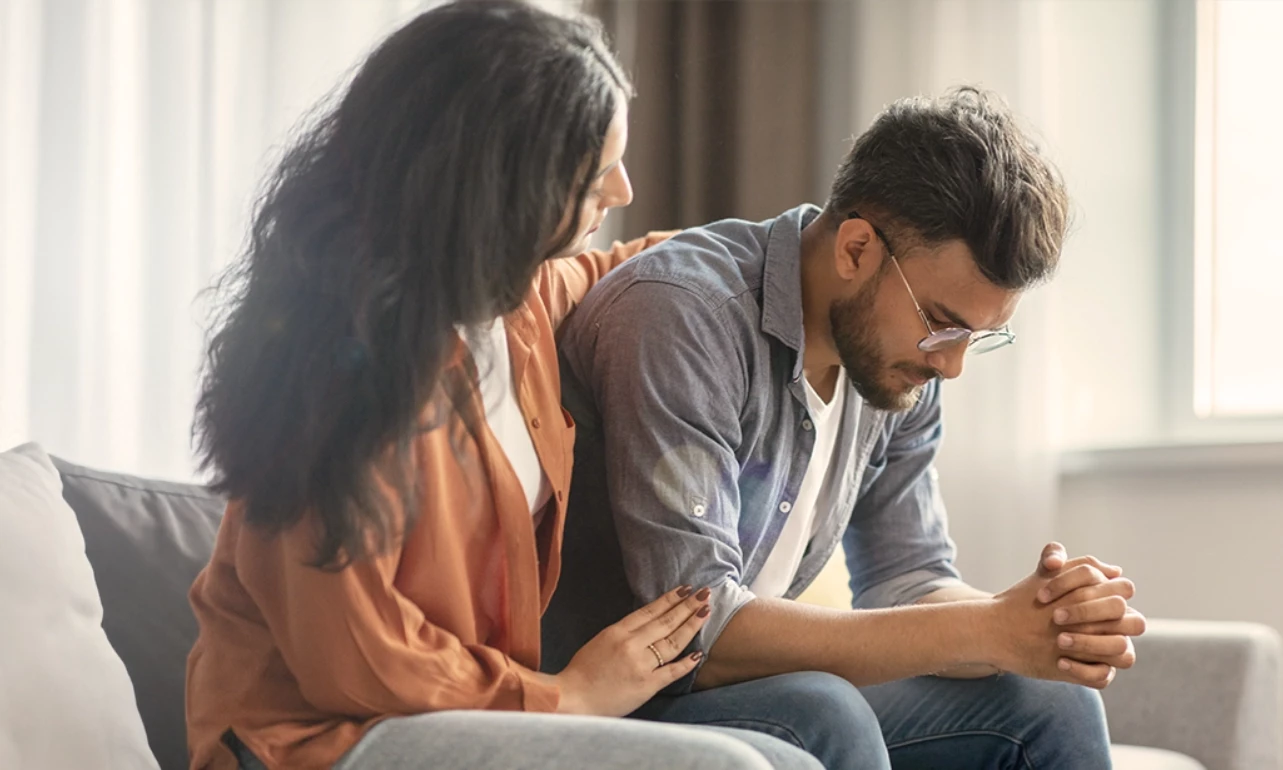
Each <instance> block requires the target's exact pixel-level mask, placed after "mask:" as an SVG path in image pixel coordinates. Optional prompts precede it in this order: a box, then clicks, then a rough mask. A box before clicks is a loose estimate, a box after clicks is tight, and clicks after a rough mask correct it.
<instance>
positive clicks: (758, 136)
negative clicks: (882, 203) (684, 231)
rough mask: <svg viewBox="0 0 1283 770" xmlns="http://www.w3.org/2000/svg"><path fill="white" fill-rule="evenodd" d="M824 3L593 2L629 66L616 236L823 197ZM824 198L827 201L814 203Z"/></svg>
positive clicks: (765, 211)
mask: <svg viewBox="0 0 1283 770" xmlns="http://www.w3.org/2000/svg"><path fill="white" fill-rule="evenodd" d="M820 6H821V3H820V2H819V1H818V0H794V1H792V2H783V1H780V2H765V1H762V2H734V1H732V0H723V1H720V2H711V1H710V2H699V1H696V2H691V1H690V0H593V1H592V2H587V3H585V8H584V10H585V11H586V12H588V13H592V14H596V15H597V16H599V17H600V18H601V19H602V20H603V22H604V23H605V25H606V27H607V30H608V31H609V33H610V36H611V38H612V40H613V42H614V43H615V45H616V47H617V48H618V50H619V52H620V56H621V58H622V59H623V60H624V64H625V66H626V67H627V68H628V70H629V72H630V73H631V74H632V76H633V79H634V85H635V86H636V88H637V92H638V96H637V98H636V100H635V101H634V102H633V104H632V110H631V116H630V118H631V119H630V126H629V132H630V135H629V148H628V154H627V155H626V156H625V160H626V163H627V165H628V170H629V173H630V174H631V176H632V180H633V186H634V189H635V191H636V199H635V201H634V202H633V204H632V206H630V207H628V208H626V209H624V210H623V211H621V212H620V213H619V216H618V221H617V224H616V228H617V232H619V233H620V234H625V235H626V234H630V233H640V232H644V231H646V230H651V229H662V228H675V227H690V226H693V225H699V224H705V223H707V222H711V221H714V220H717V219H723V218H726V217H738V218H742V219H764V218H767V217H771V216H774V215H776V214H778V213H779V212H781V211H783V210H785V209H787V208H790V207H792V206H795V205H797V204H798V203H801V202H802V201H814V200H816V196H817V193H819V192H822V191H823V190H824V189H825V187H826V186H827V181H828V180H827V179H824V180H821V179H819V178H818V176H819V175H818V174H817V173H816V164H815V162H814V151H813V145H814V142H815V137H816V132H817V131H818V125H817V123H818V121H817V119H816V113H817V110H816V101H817V91H818V89H817V78H818V71H819V68H818V67H817V66H816V62H817V39H818V34H819V23H818V20H819V18H820V16H819V8H820ZM818 202H822V201H818Z"/></svg>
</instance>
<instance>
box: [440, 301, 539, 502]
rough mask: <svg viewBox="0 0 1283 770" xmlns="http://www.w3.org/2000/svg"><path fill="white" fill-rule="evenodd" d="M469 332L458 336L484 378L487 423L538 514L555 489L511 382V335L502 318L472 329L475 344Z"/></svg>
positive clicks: (464, 331) (483, 401)
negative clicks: (545, 470) (462, 340)
mask: <svg viewBox="0 0 1283 770" xmlns="http://www.w3.org/2000/svg"><path fill="white" fill-rule="evenodd" d="M466 332H467V330H465V329H464V328H462V327H459V333H460V334H461V335H463V338H464V341H465V342H468V344H469V346H470V347H471V349H472V358H473V360H474V361H476V363H477V376H478V377H479V378H480V379H481V401H482V403H484V404H485V407H486V423H487V424H488V425H489V426H490V432H491V433H493V434H494V435H495V438H497V439H498V440H499V445H500V446H502V447H503V451H504V454H506V455H507V456H508V462H509V463H510V464H511V465H512V469H513V470H514V471H516V473H517V478H518V479H520V480H521V488H522V489H523V490H525V493H526V502H528V503H529V504H530V512H531V513H532V514H533V513H538V512H539V511H541V510H543V507H544V506H545V505H546V504H547V503H548V500H549V499H550V498H551V497H552V487H551V485H549V483H548V477H547V476H545V475H544V472H543V467H542V466H540V465H539V456H538V455H537V454H535V444H534V441H532V440H531V438H530V429H529V428H527V427H526V418H525V416H524V415H522V414H521V407H520V406H519V405H518V404H517V395H516V392H515V391H514V388H513V382H512V355H511V353H510V351H509V350H508V333H507V331H506V330H505V328H504V325H503V319H502V318H497V319H495V320H494V321H493V322H491V323H489V324H480V325H478V326H477V327H475V328H474V329H473V330H472V332H473V335H474V336H476V337H478V339H477V341H475V342H473V341H469V340H468V335H467V333H466Z"/></svg>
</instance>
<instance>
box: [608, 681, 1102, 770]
mask: <svg viewBox="0 0 1283 770" xmlns="http://www.w3.org/2000/svg"><path fill="white" fill-rule="evenodd" d="M632 716H633V717H637V718H641V719H648V720H658V721H663V722H682V723H686V724H701V725H722V726H727V727H739V728H747V729H750V730H757V731H759V732H764V733H767V734H768V735H773V736H775V737H777V738H781V739H783V740H785V741H788V742H789V743H792V744H793V745H795V746H798V747H800V748H803V749H805V750H807V751H808V752H810V753H811V754H813V755H815V757H817V758H818V759H819V760H820V762H821V763H822V764H823V765H824V766H825V768H827V769H828V770H886V769H887V768H895V770H919V769H921V770H977V768H984V770H1109V769H1110V767H1111V765H1110V759H1109V734H1108V730H1107V729H1106V726H1105V710H1104V707H1103V705H1102V703H1101V700H1100V695H1099V693H1097V692H1096V691H1094V690H1090V689H1087V688H1085V687H1078V686H1075V685H1069V684H1063V683H1060V682H1044V681H1039V680H1035V679H1025V678H1023V677H1019V676H1012V675H1006V676H1000V677H988V678H985V679H971V680H961V679H943V678H937V677H920V678H916V679H905V680H901V681H898V682H891V683H889V684H884V685H878V686H876V687H865V688H856V687H855V686H853V685H852V684H851V683H849V682H847V681H846V680H845V679H842V678H840V677H837V676H834V675H832V674H824V673H819V672H814V671H808V672H803V673H797V674H784V675H781V676H774V677H769V678H766V679H759V680H755V681H751V682H743V683H740V684H735V685H729V686H726V687H718V688H715V689H711V690H702V691H699V692H694V693H691V694H689V695H680V696H658V697H656V698H654V699H652V700H651V701H650V702H649V703H647V704H646V705H644V706H642V708H640V709H638V710H637V711H636V712H634V713H633V714H632Z"/></svg>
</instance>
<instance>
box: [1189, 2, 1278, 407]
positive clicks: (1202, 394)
mask: <svg viewBox="0 0 1283 770" xmlns="http://www.w3.org/2000/svg"><path fill="white" fill-rule="evenodd" d="M1197 36H1198V43H1197V49H1198V50H1197V74H1196V107H1195V133H1194V141H1195V167H1194V195H1195V202H1194V217H1195V221H1194V240H1195V243H1194V276H1193V278H1194V281H1193V289H1194V367H1193V376H1194V387H1193V396H1194V411H1195V413H1196V414H1197V415H1198V416H1199V417H1203V418H1208V417H1212V418H1219V417H1260V416H1283V342H1281V341H1280V340H1279V337H1278V335H1280V334H1283V323H1281V322H1280V316H1281V315H1283V139H1281V138H1280V137H1281V136H1283V135H1281V134H1280V133H1279V127H1280V125H1283V100H1281V99H1279V97H1278V96H1277V87H1278V78H1279V75H1280V73H1283V45H1280V40H1283V2H1277V0H1228V1H1227V0H1199V2H1198V18H1197Z"/></svg>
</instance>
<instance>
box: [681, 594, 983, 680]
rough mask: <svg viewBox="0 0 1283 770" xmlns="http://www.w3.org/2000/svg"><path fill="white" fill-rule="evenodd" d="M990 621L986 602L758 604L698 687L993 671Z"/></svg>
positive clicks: (721, 643) (729, 632)
mask: <svg viewBox="0 0 1283 770" xmlns="http://www.w3.org/2000/svg"><path fill="white" fill-rule="evenodd" d="M945 590H948V589H945ZM991 617H992V615H991V604H990V602H989V601H987V600H978V601H947V602H942V603H928V604H919V605H913V606H909V607H894V608H891V609H883V610H838V609H830V608H826V607H813V606H810V605H805V604H800V603H798V602H794V601H789V600H787V599H762V598H758V599H754V600H753V601H751V602H749V603H748V604H746V605H744V607H743V608H741V609H740V610H739V612H738V613H736V614H735V616H734V617H733V618H731V621H730V622H729V623H728V624H727V625H726V628H725V629H723V631H722V634H721V636H720V637H718V639H717V641H716V643H714V645H713V648H712V649H711V650H710V651H709V653H708V660H707V661H706V662H705V663H704V666H703V668H701V669H700V673H699V676H698V678H697V679H696V682H695V686H696V687H697V688H700V689H702V688H707V687H718V686H721V685H727V684H733V683H735V682H742V681H745V680H749V679H758V678H761V677H765V676H774V675H776V674H785V673H792V672H796V671H827V672H829V673H831V674H836V675H838V676H841V677H843V678H844V679H846V680H848V681H850V682H851V683H852V684H855V685H857V686H864V685H872V684H881V683H883V682H890V681H894V680H897V679H904V678H907V677H912V676H921V675H923V674H930V673H935V672H938V671H943V670H946V669H953V668H956V667H959V666H964V665H967V664H974V663H981V664H990V665H992V664H994V663H995V661H994V660H993V657H994V650H993V649H992V644H991V643H990V642H989V641H988V639H989V638H990V637H991V635H992V623H991Z"/></svg>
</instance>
